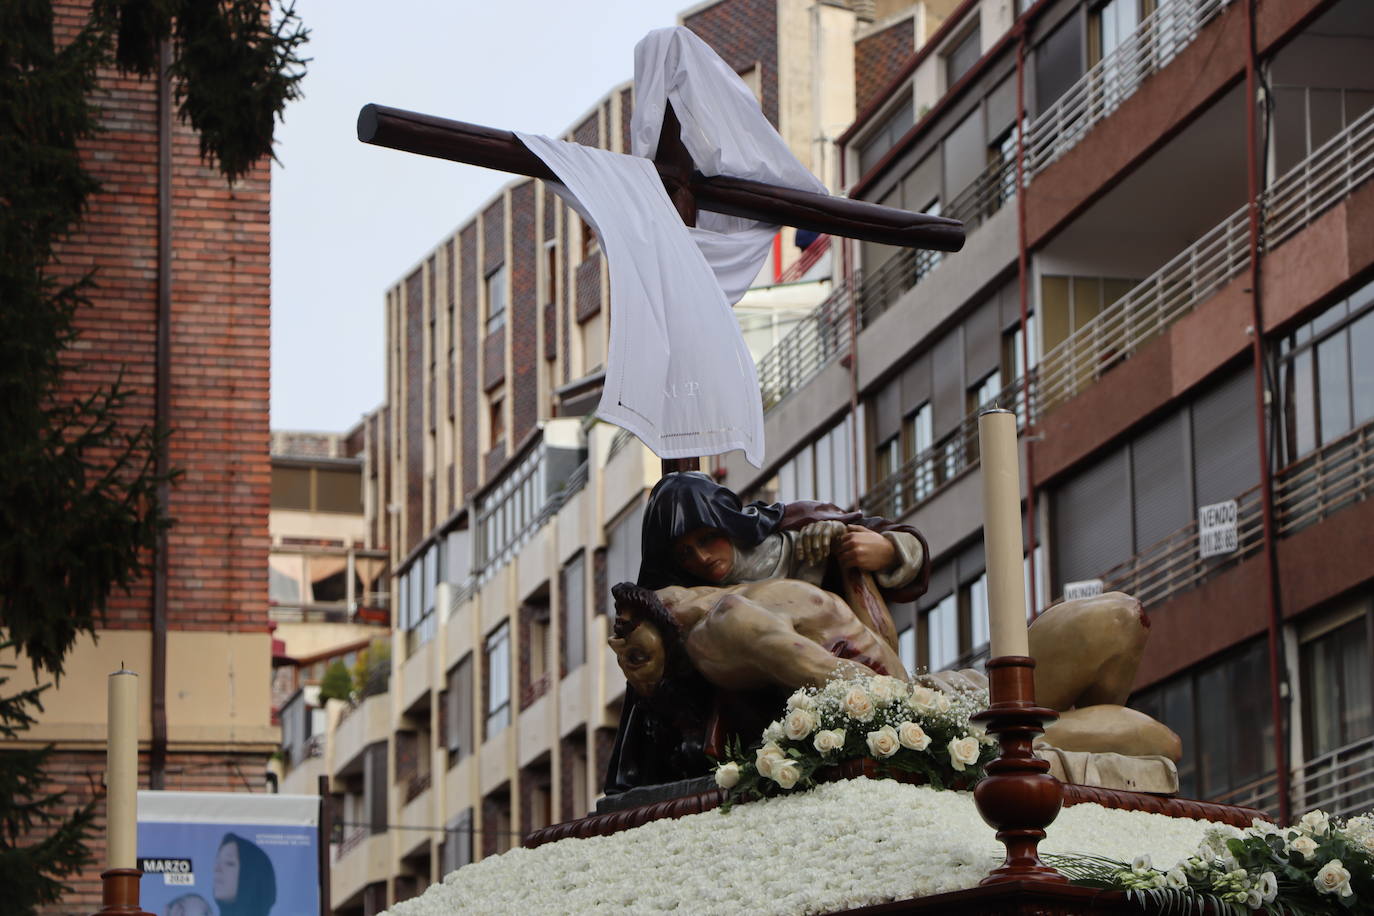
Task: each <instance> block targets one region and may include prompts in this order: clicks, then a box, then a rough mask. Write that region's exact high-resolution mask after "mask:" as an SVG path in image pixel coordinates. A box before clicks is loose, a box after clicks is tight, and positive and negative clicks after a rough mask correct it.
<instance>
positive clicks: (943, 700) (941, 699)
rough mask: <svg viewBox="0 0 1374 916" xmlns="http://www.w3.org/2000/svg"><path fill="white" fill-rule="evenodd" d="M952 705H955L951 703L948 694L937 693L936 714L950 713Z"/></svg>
mask: <svg viewBox="0 0 1374 916" xmlns="http://www.w3.org/2000/svg"><path fill="white" fill-rule="evenodd" d="M952 705H953V704H951V703H950V701H949V696H948V695H947V694H945V693H943V692H942V691H938V690H937V691H936V692H935V711H936V712H949V709H950V706H952Z"/></svg>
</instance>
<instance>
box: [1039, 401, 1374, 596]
mask: <svg viewBox="0 0 1374 916" xmlns="http://www.w3.org/2000/svg"><path fill="white" fill-rule="evenodd" d="M1273 483H1274V525H1275V529H1276V531H1277V532H1278V536H1279V537H1280V538H1284V537H1288V536H1290V535H1293V534H1296V533H1297V532H1299V531H1301V530H1303V529H1304V528H1307V527H1309V526H1311V525H1314V524H1316V523H1317V522H1319V521H1321V520H1323V519H1325V518H1328V517H1329V516H1330V515H1332V514H1333V513H1335V512H1338V511H1340V510H1341V509H1344V508H1347V507H1349V506H1352V505H1354V504H1355V503H1358V502H1361V501H1363V500H1366V499H1369V498H1370V497H1372V496H1374V422H1371V423H1366V424H1365V425H1364V426H1361V427H1359V428H1357V429H1354V430H1352V431H1350V432H1349V433H1346V434H1345V435H1344V436H1342V437H1340V438H1339V439H1336V440H1334V441H1333V442H1330V443H1329V444H1327V445H1325V446H1323V447H1321V448H1319V449H1317V450H1316V451H1314V452H1312V453H1311V454H1309V455H1305V456H1303V457H1302V458H1299V459H1298V460H1297V461H1295V462H1293V463H1292V464H1290V465H1288V466H1287V467H1285V468H1282V469H1280V470H1279V471H1278V472H1277V473H1276V474H1275V475H1274V480H1273ZM1236 509H1237V513H1236V541H1237V546H1236V550H1235V552H1234V553H1228V554H1225V555H1221V556H1214V557H1209V558H1205V559H1204V558H1202V557H1201V556H1200V554H1199V550H1198V541H1199V537H1198V523H1197V519H1193V520H1192V521H1190V522H1189V523H1188V524H1186V525H1184V526H1183V527H1181V528H1179V529H1178V530H1177V531H1175V532H1173V533H1172V534H1170V535H1168V536H1167V537H1165V538H1163V539H1162V540H1160V541H1159V542H1158V543H1156V544H1154V545H1152V546H1151V547H1149V548H1148V549H1146V550H1144V551H1142V552H1141V553H1139V554H1137V555H1136V556H1134V557H1132V558H1131V559H1129V560H1127V561H1126V562H1124V563H1121V564H1119V565H1117V566H1114V567H1112V568H1111V569H1109V570H1106V571H1105V572H1103V573H1101V574H1100V575H1099V576H1098V577H1097V578H1099V579H1101V580H1102V589H1103V591H1122V592H1126V593H1127V594H1128V595H1133V596H1135V597H1136V598H1138V599H1140V602H1141V603H1142V604H1143V605H1145V606H1146V607H1147V608H1149V607H1157V606H1158V605H1160V604H1162V603H1163V602H1165V601H1168V600H1169V599H1170V598H1172V597H1174V596H1175V595H1178V594H1180V593H1182V592H1185V591H1188V590H1190V589H1194V588H1197V587H1198V586H1199V585H1201V584H1202V583H1204V582H1206V581H1207V580H1208V579H1210V578H1212V577H1213V576H1215V575H1217V574H1218V573H1220V572H1222V571H1224V570H1226V569H1230V568H1231V567H1233V566H1235V565H1236V564H1238V563H1240V562H1241V561H1242V560H1244V559H1246V558H1247V557H1250V556H1253V555H1254V554H1256V553H1258V552H1259V551H1260V549H1261V548H1262V547H1263V546H1264V524H1263V519H1262V517H1261V514H1262V506H1261V501H1260V491H1259V488H1258V487H1252V488H1251V489H1249V490H1246V491H1245V492H1244V493H1241V494H1239V495H1238V496H1237V497H1236ZM1056 600H1059V599H1056Z"/></svg>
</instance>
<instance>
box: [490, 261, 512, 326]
mask: <svg viewBox="0 0 1374 916" xmlns="http://www.w3.org/2000/svg"><path fill="white" fill-rule="evenodd" d="M485 286H486V299H487V333H488V334H490V333H492V332H493V331H495V330H496V329H497V328H500V327H502V326H503V325H504V324H505V323H506V300H507V291H506V265H505V264H502V265H501V266H499V267H497V268H496V269H495V270H493V271H492V272H491V273H489V274H487V277H486V282H485Z"/></svg>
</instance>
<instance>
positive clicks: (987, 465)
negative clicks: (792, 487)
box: [973, 410, 1067, 884]
mask: <svg viewBox="0 0 1374 916" xmlns="http://www.w3.org/2000/svg"><path fill="white" fill-rule="evenodd" d="M978 448H979V454H980V458H981V465H982V475H983V519H984V521H983V543H984V548H985V553H986V562H987V575H988V615H989V617H990V620H989V624H990V626H989V633H990V634H991V647H990V654H991V656H992V657H991V658H989V659H988V664H987V670H988V693H989V706H988V709H987V710H986V711H985V712H981V713H979V714H978V715H977V716H975V717H974V718H975V719H976V720H977V721H980V722H983V723H985V724H986V726H987V730H988V732H989V734H993V735H996V736H997V738H998V741H999V742H1000V744H1001V746H1002V754H1001V756H1000V757H998V758H997V759H996V760H994V761H992V762H991V763H989V764H988V767H987V773H988V775H987V777H986V778H984V779H983V780H982V781H981V782H979V783H978V785H976V786H975V787H974V790H973V799H974V802H975V803H976V804H977V806H978V813H979V814H981V815H982V816H983V820H985V821H987V823H988V824H989V825H990V826H992V827H994V828H995V829H996V830H997V839H998V840H1000V841H1001V842H1002V845H1003V846H1005V847H1006V851H1007V854H1006V859H1005V860H1004V861H1003V862H1002V865H1001V866H999V867H998V868H996V869H993V871H992V872H991V873H990V874H989V875H988V876H987V877H986V878H984V879H983V882H982V883H983V884H1002V883H1005V882H1010V881H1021V880H1024V879H1027V878H1031V879H1036V880H1038V881H1041V882H1046V881H1048V882H1053V883H1067V880H1066V879H1065V878H1064V876H1063V875H1061V874H1059V872H1057V871H1055V870H1054V869H1052V868H1050V867H1049V866H1047V865H1045V864H1044V863H1043V862H1041V861H1040V856H1039V853H1038V851H1037V847H1038V846H1039V843H1040V841H1041V840H1043V839H1044V838H1045V828H1046V827H1047V826H1049V824H1050V823H1052V822H1053V821H1054V819H1055V817H1057V816H1058V814H1059V809H1060V807H1061V806H1062V804H1063V800H1064V789H1063V786H1062V785H1060V783H1059V780H1057V779H1055V778H1054V777H1053V776H1051V775H1050V774H1049V769H1050V765H1049V762H1048V761H1046V760H1041V759H1040V758H1038V757H1036V756H1035V752H1034V750H1033V748H1032V745H1033V742H1034V741H1035V738H1036V736H1038V735H1040V734H1042V733H1043V732H1044V728H1045V724H1046V723H1047V722H1051V721H1053V720H1055V719H1057V718H1058V717H1059V716H1058V714H1057V713H1055V712H1054V711H1053V710H1051V709H1045V708H1043V707H1040V706H1037V705H1036V704H1035V661H1034V659H1032V658H1031V657H1030V654H1029V651H1030V650H1029V648H1028V644H1029V640H1028V635H1027V632H1026V591H1025V580H1024V578H1023V575H1022V563H1023V558H1022V544H1021V474H1020V463H1019V461H1018V459H1017V454H1016V414H1014V413H1012V412H1011V411H1009V410H985V411H983V412H982V413H981V414H979V416H978Z"/></svg>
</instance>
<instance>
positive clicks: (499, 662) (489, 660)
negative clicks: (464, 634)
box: [482, 621, 510, 740]
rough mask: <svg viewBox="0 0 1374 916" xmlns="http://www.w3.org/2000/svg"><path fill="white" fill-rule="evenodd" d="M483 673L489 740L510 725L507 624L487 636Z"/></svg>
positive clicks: (486, 728)
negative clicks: (484, 677) (484, 676)
mask: <svg viewBox="0 0 1374 916" xmlns="http://www.w3.org/2000/svg"><path fill="white" fill-rule="evenodd" d="M482 652H483V659H484V661H485V663H486V664H485V665H484V666H483V667H484V669H485V671H486V686H487V689H486V694H487V717H486V725H485V737H486V738H487V739H488V740H489V739H490V738H491V737H492V736H493V735H496V734H499V733H500V732H501V731H502V730H503V729H504V728H505V727H506V726H507V725H509V724H510V622H509V621H506V622H503V623H502V624H501V625H500V626H499V627H497V628H496V629H495V630H493V631H492V632H491V635H490V636H488V637H487V641H486V644H485V646H484V647H483V650H482Z"/></svg>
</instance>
